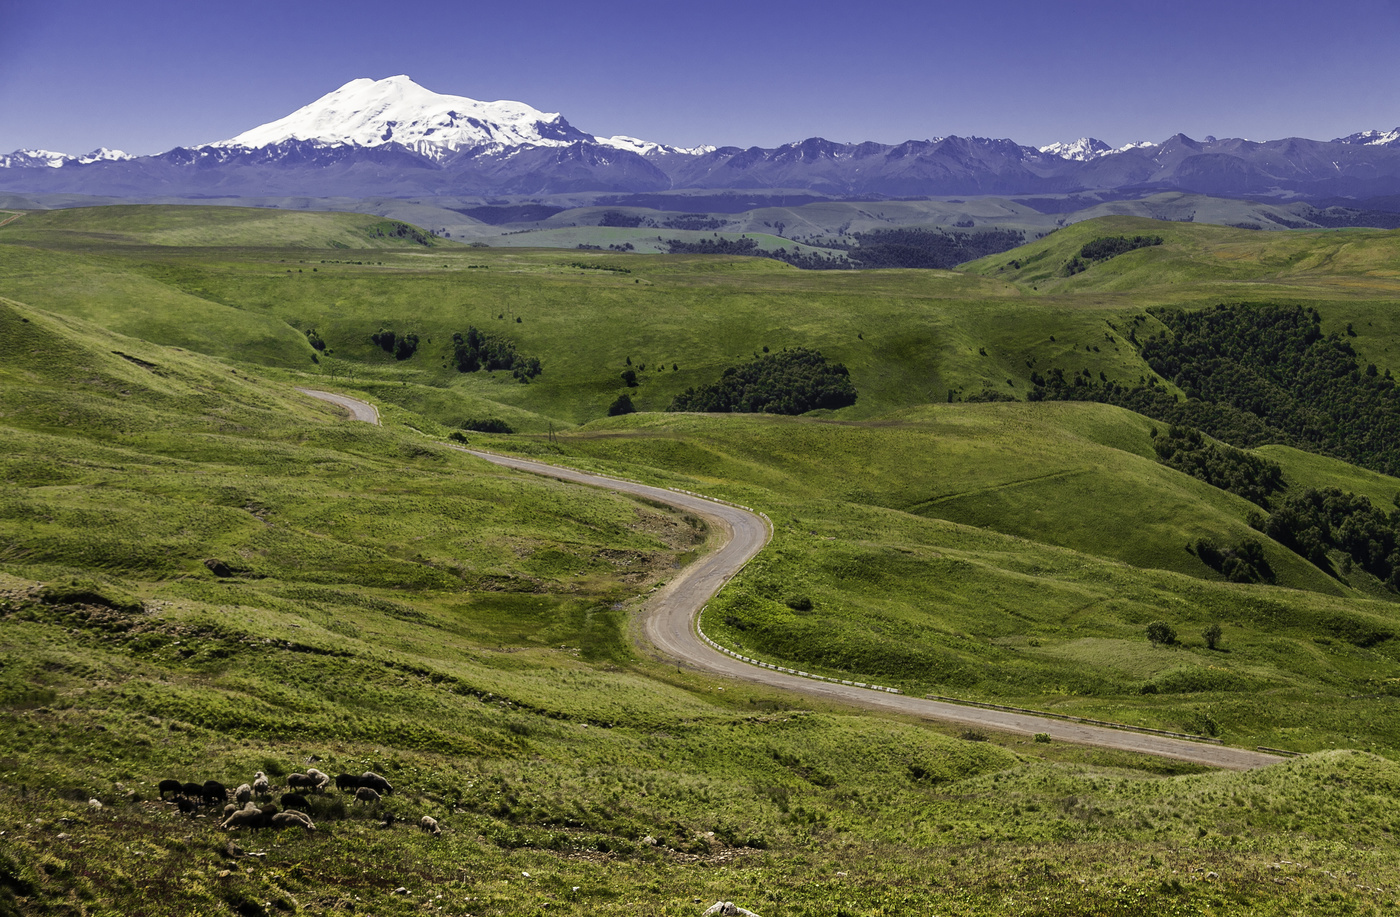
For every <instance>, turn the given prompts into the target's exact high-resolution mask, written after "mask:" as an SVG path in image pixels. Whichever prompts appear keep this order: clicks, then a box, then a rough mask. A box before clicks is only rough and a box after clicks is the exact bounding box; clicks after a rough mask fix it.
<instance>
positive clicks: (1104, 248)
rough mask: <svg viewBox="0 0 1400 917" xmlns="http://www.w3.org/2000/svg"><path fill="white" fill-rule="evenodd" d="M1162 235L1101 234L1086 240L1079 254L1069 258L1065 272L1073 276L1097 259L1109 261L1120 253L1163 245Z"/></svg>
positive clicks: (1068, 275)
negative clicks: (1130, 236)
mask: <svg viewBox="0 0 1400 917" xmlns="http://www.w3.org/2000/svg"><path fill="white" fill-rule="evenodd" d="M1161 244H1162V237H1161V236H1133V237H1132V238H1129V237H1127V236H1101V237H1099V238H1097V239H1094V240H1092V241H1090V242H1086V243H1085V244H1084V246H1083V247H1082V248H1080V249H1079V254H1077V255H1075V256H1074V257H1073V258H1071V259H1069V261H1068V262H1066V263H1065V269H1064V274H1065V276H1066V277H1072V276H1074V275H1075V274H1078V273H1081V272H1082V271H1086V270H1088V269H1089V265H1090V264H1092V263H1094V262H1095V261H1107V260H1108V259H1109V258H1116V257H1118V256H1119V255H1124V254H1127V253H1128V252H1131V251H1135V250H1137V249H1139V248H1150V247H1151V246H1153V245H1161Z"/></svg>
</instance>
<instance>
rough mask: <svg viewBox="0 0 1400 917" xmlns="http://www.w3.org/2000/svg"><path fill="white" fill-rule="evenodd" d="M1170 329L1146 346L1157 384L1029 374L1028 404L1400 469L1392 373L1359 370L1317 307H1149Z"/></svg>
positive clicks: (1399, 401)
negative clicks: (1098, 408)
mask: <svg viewBox="0 0 1400 917" xmlns="http://www.w3.org/2000/svg"><path fill="white" fill-rule="evenodd" d="M1151 311H1152V313H1153V314H1154V315H1155V316H1156V317H1157V318H1158V319H1159V320H1161V321H1162V323H1163V324H1165V325H1166V326H1167V328H1168V329H1169V331H1168V333H1165V334H1159V335H1156V336H1154V337H1152V338H1150V339H1148V340H1147V341H1145V342H1138V341H1137V338H1136V335H1135V334H1130V336H1129V339H1130V340H1132V341H1134V342H1135V343H1139V347H1140V350H1141V353H1142V356H1143V358H1144V359H1145V360H1146V361H1147V363H1148V365H1149V366H1151V367H1152V369H1153V371H1154V372H1156V373H1157V374H1158V375H1159V376H1161V377H1162V378H1165V379H1169V380H1170V381H1172V382H1173V383H1175V384H1176V385H1177V386H1178V387H1180V388H1181V390H1182V391H1183V392H1185V395H1186V398H1185V400H1184V401H1183V400H1180V399H1178V397H1176V396H1174V395H1173V394H1172V393H1170V392H1168V391H1167V390H1166V389H1165V388H1164V387H1162V386H1160V385H1159V384H1157V380H1156V379H1155V378H1153V379H1144V380H1141V381H1140V383H1139V384H1138V385H1136V386H1124V385H1121V384H1119V383H1116V382H1112V381H1107V382H1100V381H1098V380H1096V379H1094V378H1092V377H1091V376H1089V375H1088V371H1087V370H1085V371H1083V372H1082V373H1080V374H1076V375H1074V376H1071V377H1068V378H1067V377H1066V376H1065V373H1064V371H1063V370H1060V369H1053V370H1049V371H1047V372H1046V373H1045V375H1043V376H1042V375H1040V374H1039V373H1033V374H1032V375H1031V383H1032V385H1033V386H1034V387H1033V389H1032V390H1031V392H1030V394H1029V395H1028V400H1031V401H1039V400H1046V401H1100V402H1104V403H1107V404H1116V405H1119V406H1121V407H1125V408H1128V409H1129V410H1133V411H1137V412H1138V413H1140V414H1145V415H1147V416H1148V417H1153V418H1156V419H1158V420H1163V421H1166V422H1168V423H1172V424H1177V425H1179V426H1184V427H1194V428H1196V429H1198V430H1201V431H1203V432H1205V433H1208V434H1209V435H1211V436H1213V437H1215V438H1216V439H1218V440H1221V441H1223V442H1227V443H1230V444H1231V445H1234V446H1239V447H1242V448H1251V447H1254V446H1259V445H1263V444H1265V443H1282V444H1284V445H1290V446H1296V447H1298V448H1301V449H1308V450H1311V451H1313V452H1320V453H1322V454H1325V455H1332V456H1335V457H1337V458H1340V459H1343V460H1345V461H1348V462H1351V463H1352V464H1355V465H1360V466H1362V467H1364V468H1370V469H1372V470H1374V471H1379V472H1381V473H1383V474H1390V475H1400V397H1397V396H1400V392H1397V390H1396V383H1395V380H1394V379H1393V378H1392V377H1391V374H1390V371H1389V370H1386V371H1385V372H1384V373H1382V372H1379V371H1377V369H1376V367H1375V366H1374V365H1369V366H1365V367H1362V366H1361V364H1360V363H1359V361H1358V359H1357V355H1356V351H1355V350H1353V349H1352V346H1351V344H1350V343H1348V342H1347V341H1346V340H1345V338H1344V337H1343V336H1342V335H1339V334H1331V335H1324V334H1323V333H1322V329H1321V317H1320V316H1319V315H1318V313H1317V311H1316V310H1314V309H1304V308H1301V307H1284V306H1243V305H1231V306H1225V305H1222V306H1216V307H1214V308H1210V309H1205V310H1202V311H1199V312H1183V311H1178V310H1157V309H1154V310H1151Z"/></svg>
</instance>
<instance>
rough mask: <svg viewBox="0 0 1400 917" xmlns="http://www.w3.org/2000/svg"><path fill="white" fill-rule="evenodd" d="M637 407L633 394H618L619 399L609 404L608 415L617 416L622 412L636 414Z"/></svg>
mask: <svg viewBox="0 0 1400 917" xmlns="http://www.w3.org/2000/svg"><path fill="white" fill-rule="evenodd" d="M635 413H637V408H636V406H635V405H633V404H632V396H631V395H618V396H617V400H616V401H614V402H613V403H612V404H610V405H608V416H609V417H617V416H619V415H621V414H635Z"/></svg>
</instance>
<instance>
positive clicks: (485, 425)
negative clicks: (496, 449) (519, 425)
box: [460, 417, 515, 433]
mask: <svg viewBox="0 0 1400 917" xmlns="http://www.w3.org/2000/svg"><path fill="white" fill-rule="evenodd" d="M460 426H461V428H462V429H463V430H471V431H473V432H476V433H514V432H515V428H514V427H512V426H511V425H510V424H508V423H506V422H505V421H504V420H501V419H500V418H499V417H482V418H470V419H468V420H464V421H462V423H461V424H460Z"/></svg>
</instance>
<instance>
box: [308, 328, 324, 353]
mask: <svg viewBox="0 0 1400 917" xmlns="http://www.w3.org/2000/svg"><path fill="white" fill-rule="evenodd" d="M306 343H308V344H310V345H311V347H312V348H313V349H315V350H319V351H320V352H322V353H325V352H326V342H325V341H323V340H321V336H320V335H319V334H317V333H316V329H315V328H307V329H306Z"/></svg>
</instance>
